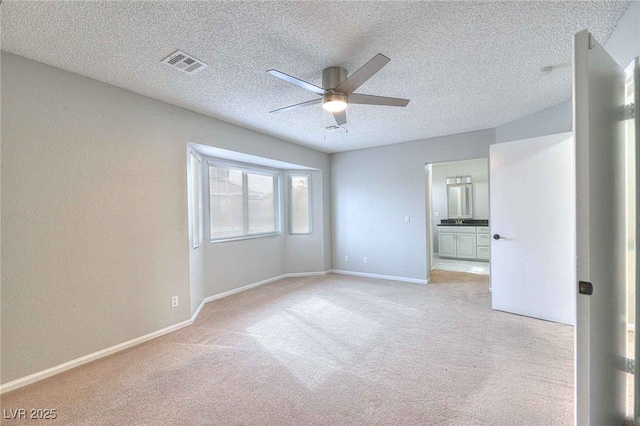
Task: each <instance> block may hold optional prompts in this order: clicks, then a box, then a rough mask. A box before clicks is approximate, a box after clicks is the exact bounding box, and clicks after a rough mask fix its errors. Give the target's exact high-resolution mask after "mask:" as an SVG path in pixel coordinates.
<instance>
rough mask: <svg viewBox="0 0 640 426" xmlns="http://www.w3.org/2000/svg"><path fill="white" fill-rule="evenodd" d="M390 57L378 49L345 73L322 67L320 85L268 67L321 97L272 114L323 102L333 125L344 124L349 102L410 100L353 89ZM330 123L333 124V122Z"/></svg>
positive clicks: (404, 102) (383, 103)
mask: <svg viewBox="0 0 640 426" xmlns="http://www.w3.org/2000/svg"><path fill="white" fill-rule="evenodd" d="M389 61H390V59H389V58H387V57H386V56H384V55H383V54H381V53H378V54H377V55H376V56H374V57H373V59H371V60H370V61H369V62H367V63H366V64H364V65H363V66H362V67H361V68H360V69H358V70H357V71H356V72H354V73H353V74H351V75H350V76H348V77H347V70H346V69H344V68H342V67H329V68H325V69H324V70H323V71H322V87H318V86H316V85H314V84H311V83H307V82H306V81H303V80H300V79H298V78H296V77H292V76H290V75H288V74H285V73H283V72H280V71H277V70H274V69H271V70H268V71H267V72H268V73H269V74H271V75H273V76H275V77H278V78H280V79H282V80H284V81H286V82H289V83H291V84H294V85H296V86H298V87H300V88H302V89H305V90H308V91H310V92H313V93H315V94H316V95H319V96H322V98H318V99H312V100H310V101H307V102H302V103H299V104H296V105H290V106H287V107H284V108H280V109H277V110H274V111H271V114H275V113H280V112H285V111H290V110H293V109H298V108H302V107H306V106H309V105H315V104H319V103H322V108H324V109H325V110H326V111H329V112H330V113H331V114H332V115H333V118H334V119H335V121H336V127H337V128H341V127H344V126H345V125H346V124H347V115H346V111H345V110H346V109H347V106H348V105H349V104H350V103H352V104H364V105H380V106H398V107H405V106H407V104H408V103H409V100H408V99H400V98H388V97H385V96H373V95H364V94H359V93H354V92H355V91H356V90H357V89H358V88H359V87H360V86H362V85H363V84H364V83H365V82H366V81H367V80H369V79H370V78H371V77H373V75H374V74H376V73H377V72H378V71H380V69H381V68H382V67H384V66H385V65H386V64H387V63H388V62H389ZM329 127H332V128H333V127H334V126H329ZM329 127H325V129H328V128H329Z"/></svg>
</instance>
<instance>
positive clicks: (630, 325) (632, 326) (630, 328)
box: [627, 322, 636, 332]
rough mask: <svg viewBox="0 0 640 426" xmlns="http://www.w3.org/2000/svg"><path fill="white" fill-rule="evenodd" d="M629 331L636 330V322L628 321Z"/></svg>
mask: <svg viewBox="0 0 640 426" xmlns="http://www.w3.org/2000/svg"><path fill="white" fill-rule="evenodd" d="M627 331H633V332H635V331H636V325H635V324H634V323H631V322H630V323H628V324H627Z"/></svg>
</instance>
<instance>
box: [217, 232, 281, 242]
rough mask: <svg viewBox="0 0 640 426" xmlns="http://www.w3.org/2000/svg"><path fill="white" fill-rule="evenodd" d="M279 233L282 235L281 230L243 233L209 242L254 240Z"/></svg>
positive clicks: (278, 234)
mask: <svg viewBox="0 0 640 426" xmlns="http://www.w3.org/2000/svg"><path fill="white" fill-rule="evenodd" d="M281 235H282V233H281V232H270V233H268V234H253V235H243V236H241V237H230V238H222V239H219V240H210V241H209V242H210V243H211V244H217V243H228V242H231V241H242V240H255V239H256V238H266V237H279V236H281Z"/></svg>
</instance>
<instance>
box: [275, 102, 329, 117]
mask: <svg viewBox="0 0 640 426" xmlns="http://www.w3.org/2000/svg"><path fill="white" fill-rule="evenodd" d="M320 103H322V98H318V99H313V100H311V101H307V102H301V103H299V104H295V105H289V106H287V107H284V108H280V109H274V110H273V111H269V114H277V113H279V112H285V111H291V110H292V109H298V108H302V107H306V106H309V105H315V104H320Z"/></svg>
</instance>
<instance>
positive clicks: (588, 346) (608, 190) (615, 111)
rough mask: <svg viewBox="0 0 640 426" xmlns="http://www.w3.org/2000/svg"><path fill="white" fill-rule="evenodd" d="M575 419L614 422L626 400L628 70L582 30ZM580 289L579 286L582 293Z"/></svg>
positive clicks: (578, 39)
mask: <svg viewBox="0 0 640 426" xmlns="http://www.w3.org/2000/svg"><path fill="white" fill-rule="evenodd" d="M573 73H574V75H573V87H574V89H573V119H574V132H575V140H576V170H577V173H576V178H577V192H576V194H577V210H576V218H577V261H578V263H577V278H578V280H579V281H580V282H582V283H584V284H582V287H583V288H584V289H585V290H586V291H587V292H588V289H589V287H591V288H592V289H593V293H592V294H591V295H587V294H578V296H577V297H578V303H577V322H576V423H577V424H579V425H619V424H622V422H623V421H624V419H625V401H626V374H625V362H626V328H627V324H626V323H627V321H626V303H625V302H626V283H625V244H626V241H625V213H626V210H625V136H624V125H625V119H624V118H623V114H624V103H625V101H624V84H625V73H624V71H623V70H622V68H621V67H619V66H618V65H617V64H616V62H615V61H614V60H613V59H612V58H611V57H610V56H609V55H608V54H607V52H606V51H605V50H604V49H603V48H602V46H600V45H599V44H598V43H597V42H596V41H595V40H594V38H593V37H592V36H591V35H590V34H589V33H588V32H587V31H582V32H579V33H578V34H576V36H575V39H574V60H573ZM581 292H582V291H581Z"/></svg>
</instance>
